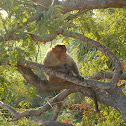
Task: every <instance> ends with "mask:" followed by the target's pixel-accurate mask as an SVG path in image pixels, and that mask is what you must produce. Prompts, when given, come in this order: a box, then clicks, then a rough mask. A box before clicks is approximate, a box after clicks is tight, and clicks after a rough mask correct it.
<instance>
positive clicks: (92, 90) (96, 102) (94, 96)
mask: <svg viewBox="0 0 126 126" xmlns="http://www.w3.org/2000/svg"><path fill="white" fill-rule="evenodd" d="M90 89H91V92H92V96H93V100H94V104H95V111H96V112H100V111H99V109H98V101H97V97H96V93H95V90H94V89H93V88H90Z"/></svg>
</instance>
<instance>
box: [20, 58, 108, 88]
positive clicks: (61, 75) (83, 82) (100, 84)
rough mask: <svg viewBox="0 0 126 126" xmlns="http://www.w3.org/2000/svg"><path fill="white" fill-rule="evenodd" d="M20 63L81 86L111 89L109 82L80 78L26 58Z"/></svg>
mask: <svg viewBox="0 0 126 126" xmlns="http://www.w3.org/2000/svg"><path fill="white" fill-rule="evenodd" d="M18 64H19V65H21V66H25V67H27V68H31V69H35V70H39V71H42V72H46V73H49V74H52V75H55V76H56V77H59V78H62V79H65V80H67V81H69V82H72V83H74V84H77V85H80V86H85V87H94V88H100V89H109V85H110V84H109V83H106V82H100V81H97V80H86V79H84V80H80V79H78V78H77V77H74V76H70V75H66V74H65V73H62V72H57V71H55V70H51V69H49V68H46V67H45V66H44V65H42V64H38V63H35V62H31V61H27V60H24V61H20V62H18Z"/></svg>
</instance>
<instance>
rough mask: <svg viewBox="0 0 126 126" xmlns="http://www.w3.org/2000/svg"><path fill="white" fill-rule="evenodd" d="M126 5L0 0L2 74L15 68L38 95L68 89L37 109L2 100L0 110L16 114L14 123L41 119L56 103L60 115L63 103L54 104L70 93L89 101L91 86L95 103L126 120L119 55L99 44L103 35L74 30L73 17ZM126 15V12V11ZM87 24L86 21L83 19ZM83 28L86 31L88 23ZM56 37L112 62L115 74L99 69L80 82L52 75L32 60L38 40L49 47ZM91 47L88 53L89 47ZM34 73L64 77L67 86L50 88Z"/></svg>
mask: <svg viewBox="0 0 126 126" xmlns="http://www.w3.org/2000/svg"><path fill="white" fill-rule="evenodd" d="M8 3H9V4H8ZM124 6H126V1H125V0H122V1H119V0H117V1H115V0H109V1H104V0H102V1H97V0H93V1H85V0H64V1H58V0H54V1H53V2H52V0H46V1H45V0H32V1H30V2H29V1H27V0H24V1H14V0H11V1H10V0H4V1H0V8H1V10H4V11H6V12H7V17H3V16H2V14H1V25H0V27H1V28H2V30H1V31H0V33H1V36H0V43H1V48H0V49H1V50H0V51H1V54H0V60H1V73H2V70H3V69H4V67H3V66H4V64H5V63H6V64H7V65H9V66H10V67H12V68H13V67H16V70H17V71H18V72H19V73H21V74H22V76H23V77H24V78H25V80H26V81H27V82H28V83H29V84H31V85H33V86H35V87H36V88H38V89H40V90H41V91H56V90H62V89H66V90H64V91H62V92H61V93H59V94H58V95H56V96H55V97H53V98H51V99H50V100H49V101H48V103H47V104H45V105H44V106H41V107H40V108H39V109H35V110H26V111H23V112H17V111H16V110H15V109H13V108H12V107H11V106H9V105H7V104H5V103H4V102H2V101H0V107H2V108H6V109H7V110H8V111H9V112H11V113H12V114H13V115H14V118H13V121H15V120H18V119H19V118H21V117H25V116H29V115H30V116H37V115H40V114H42V113H44V112H46V111H47V110H49V109H51V108H52V106H54V105H57V108H56V110H58V112H59V111H60V108H61V104H58V103H59V102H61V101H63V100H64V99H65V98H66V97H67V96H68V95H69V94H71V93H74V92H81V93H82V94H83V95H84V96H88V97H93V96H92V93H91V90H90V88H89V87H92V88H94V89H95V90H96V96H97V100H98V101H99V102H101V103H104V104H106V105H109V106H112V107H114V108H115V109H117V110H118V111H119V112H120V114H121V115H123V117H124V119H125V120H126V109H125V108H126V96H125V95H124V93H123V92H122V90H121V89H120V88H119V86H117V84H118V82H119V81H120V80H126V73H123V67H122V64H121V62H120V59H119V57H117V56H116V55H115V54H114V53H113V52H112V51H111V50H110V49H109V48H108V47H107V45H104V44H103V43H101V42H100V40H101V39H102V37H101V36H100V35H99V34H98V32H97V31H96V32H95V33H94V38H91V36H90V37H87V36H88V35H87V34H86V33H83V32H82V31H83V30H82V29H81V28H83V27H78V24H77V22H76V19H81V18H82V15H84V14H85V15H86V14H87V16H88V15H89V16H91V17H92V16H93V14H94V13H96V12H94V13H93V11H95V9H107V8H123V7H124ZM111 11H112V10H111V9H110V12H111ZM124 11H126V10H125V9H124ZM1 13H2V12H1ZM111 13H112V12H111ZM97 20H98V19H97ZM82 23H83V22H82ZM85 23H87V22H86V21H85ZM95 23H97V21H96V22H95ZM92 24H94V22H92ZM87 27H88V28H89V26H88V24H87ZM124 29H125V28H124ZM89 30H90V29H89ZM93 30H94V29H93ZM93 30H92V31H93ZM35 33H36V34H35ZM85 34H86V35H87V36H85ZM58 36H60V37H64V39H65V37H66V38H68V37H69V38H72V39H75V40H79V41H81V42H84V43H86V44H88V45H90V46H91V47H93V48H95V49H97V50H99V51H100V52H102V53H103V54H105V55H106V57H108V58H109V60H110V61H111V62H112V63H113V64H114V67H115V70H114V71H113V72H108V71H99V72H98V73H96V74H95V75H93V76H91V77H89V78H88V79H85V80H83V81H80V80H79V79H76V78H75V77H70V76H66V75H65V74H63V73H60V74H59V72H58V71H57V72H55V71H53V70H50V69H48V68H46V67H45V66H44V65H42V64H41V63H37V62H35V60H34V59H32V57H33V56H34V55H35V54H36V53H35V52H36V47H37V46H40V45H41V44H42V43H41V42H43V43H47V42H50V41H52V40H56V38H57V37H58ZM123 37H125V36H123ZM123 39H124V38H123ZM98 41H99V42H98ZM91 47H89V48H87V49H91ZM36 55H37V54H36ZM34 70H37V71H41V72H48V73H50V74H55V75H56V76H57V77H60V78H62V79H65V80H67V81H68V82H67V83H65V84H63V85H54V84H50V83H49V82H48V81H46V80H44V79H40V78H39V77H38V76H37V75H36V73H35V72H34ZM105 78H108V79H110V81H105V82H103V81H99V80H101V79H105ZM58 112H57V111H56V112H55V113H54V117H56V118H57V116H58ZM56 118H55V120H56Z"/></svg>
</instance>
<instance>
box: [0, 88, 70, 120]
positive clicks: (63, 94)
mask: <svg viewBox="0 0 126 126" xmlns="http://www.w3.org/2000/svg"><path fill="white" fill-rule="evenodd" d="M70 93H72V92H71V91H70V90H65V91H63V92H61V93H60V94H58V95H56V96H55V97H53V98H51V99H50V100H49V101H48V102H47V103H46V104H45V105H44V106H42V107H39V108H38V109H35V110H25V111H23V112H17V111H15V110H14V109H13V108H12V107H11V106H9V105H7V104H5V103H3V102H2V101H0V107H2V108H6V109H7V110H8V111H9V112H11V113H12V114H13V115H14V119H13V120H12V121H16V120H18V119H19V118H21V117H27V116H37V115H41V114H42V113H44V112H46V111H47V110H49V109H50V108H51V106H54V105H56V103H57V102H60V101H63V100H64V99H65V98H66V97H67V96H68V95H69V94H70Z"/></svg>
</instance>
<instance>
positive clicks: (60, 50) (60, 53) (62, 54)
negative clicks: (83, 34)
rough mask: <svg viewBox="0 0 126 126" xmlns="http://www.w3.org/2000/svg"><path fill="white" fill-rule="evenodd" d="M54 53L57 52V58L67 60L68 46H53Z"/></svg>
mask: <svg viewBox="0 0 126 126" xmlns="http://www.w3.org/2000/svg"><path fill="white" fill-rule="evenodd" d="M52 51H53V53H54V54H55V56H56V58H57V59H59V60H61V61H65V60H66V59H67V54H66V51H67V49H66V47H65V46H64V47H63V46H59V47H55V48H52Z"/></svg>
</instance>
